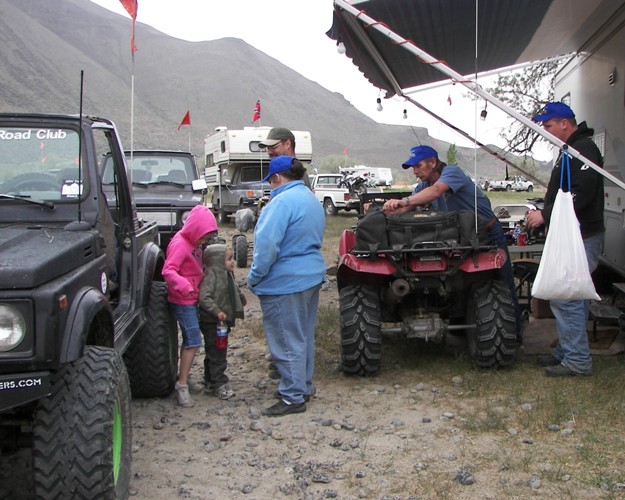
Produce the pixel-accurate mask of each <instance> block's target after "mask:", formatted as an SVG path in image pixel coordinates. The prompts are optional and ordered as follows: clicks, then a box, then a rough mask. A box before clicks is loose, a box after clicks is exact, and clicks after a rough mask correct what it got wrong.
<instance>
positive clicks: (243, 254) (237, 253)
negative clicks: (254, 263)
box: [232, 234, 249, 269]
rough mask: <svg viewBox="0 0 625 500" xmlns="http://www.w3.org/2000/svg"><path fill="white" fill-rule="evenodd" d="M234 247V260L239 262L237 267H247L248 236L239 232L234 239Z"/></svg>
mask: <svg viewBox="0 0 625 500" xmlns="http://www.w3.org/2000/svg"><path fill="white" fill-rule="evenodd" d="M232 247H233V251H234V260H235V262H236V263H237V267H238V268H240V269H242V268H244V267H247V254H248V247H249V245H248V243H247V238H246V237H245V236H244V235H242V234H239V235H237V236H235V237H234V238H233V239H232Z"/></svg>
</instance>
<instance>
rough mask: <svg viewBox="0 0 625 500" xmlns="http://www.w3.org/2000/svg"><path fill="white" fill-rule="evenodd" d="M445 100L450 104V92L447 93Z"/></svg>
mask: <svg viewBox="0 0 625 500" xmlns="http://www.w3.org/2000/svg"><path fill="white" fill-rule="evenodd" d="M447 102H448V103H449V105H450V106H451V95H450V94H447Z"/></svg>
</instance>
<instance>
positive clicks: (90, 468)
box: [32, 346, 132, 500]
mask: <svg viewBox="0 0 625 500" xmlns="http://www.w3.org/2000/svg"><path fill="white" fill-rule="evenodd" d="M130 408H131V406H130V387H129V382H128V375H127V373H126V369H125V367H124V363H123V361H122V359H121V357H120V356H119V354H118V353H117V352H115V351H114V350H113V349H108V348H102V347H95V346H90V347H87V348H86V349H85V352H84V354H83V356H82V357H81V358H79V359H78V360H76V361H74V362H73V363H71V364H68V365H66V366H64V367H62V368H61V369H60V370H59V371H58V372H56V373H55V374H54V375H53V378H52V394H51V395H50V396H48V397H47V398H45V399H42V400H40V401H39V403H38V406H37V410H36V412H35V419H34V423H33V451H32V453H33V480H34V489H35V496H36V498H73V499H89V500H90V499H92V498H103V499H119V498H127V497H128V485H129V483H130V462H131V446H132V419H131V412H130Z"/></svg>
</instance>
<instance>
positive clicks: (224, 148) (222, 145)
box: [221, 141, 226, 153]
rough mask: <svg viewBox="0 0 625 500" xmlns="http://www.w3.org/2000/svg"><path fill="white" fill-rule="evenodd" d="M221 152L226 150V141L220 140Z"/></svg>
mask: <svg viewBox="0 0 625 500" xmlns="http://www.w3.org/2000/svg"><path fill="white" fill-rule="evenodd" d="M221 152H222V153H225V152H226V141H221Z"/></svg>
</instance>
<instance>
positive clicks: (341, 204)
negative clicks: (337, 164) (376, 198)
mask: <svg viewBox="0 0 625 500" xmlns="http://www.w3.org/2000/svg"><path fill="white" fill-rule="evenodd" d="M343 178H344V176H343V174H319V173H317V174H314V175H311V176H310V188H311V189H312V191H313V193H315V196H316V197H317V199H318V200H319V201H320V202H321V204H322V205H323V209H324V210H325V213H326V215H336V214H337V213H338V211H339V210H345V211H349V210H359V209H360V199H359V198H358V197H355V196H351V195H350V193H349V190H348V189H347V188H346V187H339V184H340V183H341V180H342V179H343ZM366 192H369V193H373V192H375V193H381V192H382V189H381V188H379V187H376V188H373V187H367V189H366Z"/></svg>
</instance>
